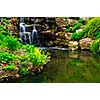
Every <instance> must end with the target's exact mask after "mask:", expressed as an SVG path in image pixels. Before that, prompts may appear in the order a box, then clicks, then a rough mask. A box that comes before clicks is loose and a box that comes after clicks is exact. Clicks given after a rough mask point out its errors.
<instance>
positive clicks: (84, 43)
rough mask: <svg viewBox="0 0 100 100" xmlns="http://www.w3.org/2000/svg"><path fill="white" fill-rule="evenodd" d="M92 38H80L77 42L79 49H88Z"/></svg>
mask: <svg viewBox="0 0 100 100" xmlns="http://www.w3.org/2000/svg"><path fill="white" fill-rule="evenodd" d="M92 41H93V40H92V39H91V38H84V39H81V40H80V41H79V44H80V47H81V49H82V50H83V49H87V50H89V49H90V46H91V44H92Z"/></svg>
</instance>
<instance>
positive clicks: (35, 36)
mask: <svg viewBox="0 0 100 100" xmlns="http://www.w3.org/2000/svg"><path fill="white" fill-rule="evenodd" d="M37 40H38V33H37V30H36V27H35V21H34V24H33V30H32V43H34V42H37Z"/></svg>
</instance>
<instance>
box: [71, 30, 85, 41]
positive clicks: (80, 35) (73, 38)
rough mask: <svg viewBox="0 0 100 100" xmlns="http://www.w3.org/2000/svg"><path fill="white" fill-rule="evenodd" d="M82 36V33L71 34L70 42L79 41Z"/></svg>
mask: <svg viewBox="0 0 100 100" xmlns="http://www.w3.org/2000/svg"><path fill="white" fill-rule="evenodd" d="M82 36H83V33H82V32H78V33H73V34H72V35H71V39H72V40H80V39H81V38H82Z"/></svg>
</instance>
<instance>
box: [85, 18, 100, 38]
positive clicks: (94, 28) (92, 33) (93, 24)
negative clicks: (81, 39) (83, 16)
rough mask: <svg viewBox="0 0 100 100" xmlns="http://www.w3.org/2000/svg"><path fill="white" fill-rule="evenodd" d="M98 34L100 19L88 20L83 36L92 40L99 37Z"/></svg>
mask: <svg viewBox="0 0 100 100" xmlns="http://www.w3.org/2000/svg"><path fill="white" fill-rule="evenodd" d="M96 32H100V17H95V18H92V19H90V20H88V22H87V24H86V26H85V27H84V29H83V34H84V35H85V36H88V37H91V38H95V37H96V38H97V37H99V36H98V35H100V33H98V34H97V33H96Z"/></svg>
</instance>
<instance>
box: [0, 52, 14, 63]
mask: <svg viewBox="0 0 100 100" xmlns="http://www.w3.org/2000/svg"><path fill="white" fill-rule="evenodd" d="M15 58H16V57H15V56H14V55H13V54H10V53H8V52H2V51H1V52H0V63H9V62H11V61H12V60H14V59H15Z"/></svg>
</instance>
